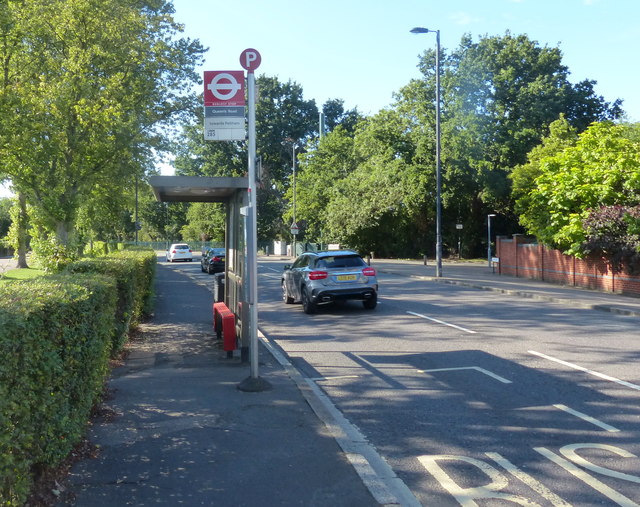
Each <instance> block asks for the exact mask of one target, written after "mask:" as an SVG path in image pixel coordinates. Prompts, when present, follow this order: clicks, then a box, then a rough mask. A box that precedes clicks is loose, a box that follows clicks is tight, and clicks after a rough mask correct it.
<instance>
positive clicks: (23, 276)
mask: <svg viewBox="0 0 640 507" xmlns="http://www.w3.org/2000/svg"><path fill="white" fill-rule="evenodd" d="M44 274H45V273H44V271H43V270H42V269H35V268H16V269H10V270H9V271H6V272H5V273H0V283H7V282H11V281H14V280H30V279H31V278H38V277H39V276H43V275H44Z"/></svg>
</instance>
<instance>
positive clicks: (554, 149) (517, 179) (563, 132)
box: [509, 115, 578, 215]
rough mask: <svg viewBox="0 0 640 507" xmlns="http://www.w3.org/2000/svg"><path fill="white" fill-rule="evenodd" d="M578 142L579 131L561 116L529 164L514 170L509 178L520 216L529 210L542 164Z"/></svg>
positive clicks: (553, 124) (533, 154)
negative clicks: (532, 192) (531, 196)
mask: <svg viewBox="0 0 640 507" xmlns="http://www.w3.org/2000/svg"><path fill="white" fill-rule="evenodd" d="M577 141H578V131H577V129H576V128H574V127H572V126H571V125H570V124H569V122H568V121H567V119H566V118H565V117H564V115H560V119H558V120H556V121H554V122H553V123H551V124H550V125H549V135H548V136H546V137H544V138H543V139H542V143H541V144H539V145H538V146H536V147H535V148H533V149H532V150H531V152H529V154H528V155H527V163H526V164H520V165H517V166H516V167H514V168H513V171H512V172H511V174H509V178H510V179H511V181H512V185H513V187H512V195H513V199H514V201H515V211H516V213H517V214H518V215H520V214H522V213H524V212H525V211H526V210H527V209H528V208H529V204H530V203H529V193H530V192H531V191H532V190H533V189H534V188H535V180H536V178H537V177H538V176H539V175H540V174H541V168H540V164H541V162H542V161H543V160H544V159H545V158H547V157H551V156H554V155H556V154H558V153H560V152H561V151H563V150H564V149H566V148H569V147H571V146H575V144H576V142H577Z"/></svg>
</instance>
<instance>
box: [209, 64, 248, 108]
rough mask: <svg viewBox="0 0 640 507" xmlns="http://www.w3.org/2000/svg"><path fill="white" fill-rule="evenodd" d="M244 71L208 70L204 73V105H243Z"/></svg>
mask: <svg viewBox="0 0 640 507" xmlns="http://www.w3.org/2000/svg"><path fill="white" fill-rule="evenodd" d="M244 104H245V100H244V71H242V70H209V71H205V73H204V105H205V107H207V106H216V107H224V106H230V107H234V106H244Z"/></svg>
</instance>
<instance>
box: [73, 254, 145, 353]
mask: <svg viewBox="0 0 640 507" xmlns="http://www.w3.org/2000/svg"><path fill="white" fill-rule="evenodd" d="M156 263H157V258H156V254H155V252H153V251H150V250H124V251H118V252H114V253H113V254H111V255H109V256H107V257H99V258H96V259H86V260H81V261H76V262H73V263H71V264H70V265H69V266H67V268H66V271H67V272H68V273H100V274H105V275H108V276H110V277H112V278H114V279H115V280H116V283H117V288H118V305H117V310H116V314H115V325H114V328H113V335H112V348H111V355H112V356H113V357H116V356H117V355H118V354H119V353H120V351H121V350H122V347H123V345H124V343H125V342H126V339H127V336H128V333H129V331H130V330H131V329H134V328H135V327H136V326H137V325H138V324H139V323H140V320H141V319H142V318H143V317H144V316H145V315H148V314H150V313H151V311H152V309H153V278H154V276H155V269H156Z"/></svg>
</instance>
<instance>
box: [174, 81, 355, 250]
mask: <svg viewBox="0 0 640 507" xmlns="http://www.w3.org/2000/svg"><path fill="white" fill-rule="evenodd" d="M256 85H257V88H258V90H259V100H258V102H257V104H256V138H257V139H256V145H257V155H258V164H259V168H260V170H261V171H260V180H261V181H260V187H259V191H258V240H260V241H266V240H271V239H274V238H275V237H278V236H280V235H281V234H283V233H284V232H285V230H286V229H287V230H288V227H285V226H284V224H283V221H282V216H283V212H284V211H285V203H284V197H283V196H284V193H285V192H286V190H287V188H288V187H289V185H290V184H291V173H292V168H293V149H292V147H293V144H296V145H297V146H298V148H297V150H296V151H297V153H298V154H299V153H300V152H301V151H303V149H304V146H305V145H306V142H307V141H308V140H310V139H312V138H313V137H314V136H316V135H317V132H318V130H317V129H318V108H317V107H316V104H315V101H314V100H305V99H304V97H303V90H302V87H301V86H300V85H299V84H297V83H295V82H293V81H288V82H287V83H282V82H280V81H279V80H278V78H276V77H268V76H265V75H262V76H259V77H258V78H257V79H256ZM333 111H334V114H335V115H337V116H335V117H336V118H338V116H340V115H342V116H343V117H344V118H348V117H350V115H349V114H348V113H344V111H343V110H341V109H340V108H339V107H336V108H334V109H333ZM338 111H342V112H340V113H339V112H338ZM197 115H198V117H197V119H196V123H195V124H191V125H189V126H187V127H185V128H184V129H183V131H182V133H181V134H180V136H179V137H178V139H177V141H176V143H175V145H174V150H175V154H176V158H175V162H174V165H175V167H176V173H177V174H183V175H192V176H242V175H245V174H246V172H247V148H246V143H245V142H238V141H227V142H208V141H204V134H203V123H204V120H203V118H202V108H198V112H197ZM336 121H338V120H336Z"/></svg>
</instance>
